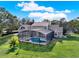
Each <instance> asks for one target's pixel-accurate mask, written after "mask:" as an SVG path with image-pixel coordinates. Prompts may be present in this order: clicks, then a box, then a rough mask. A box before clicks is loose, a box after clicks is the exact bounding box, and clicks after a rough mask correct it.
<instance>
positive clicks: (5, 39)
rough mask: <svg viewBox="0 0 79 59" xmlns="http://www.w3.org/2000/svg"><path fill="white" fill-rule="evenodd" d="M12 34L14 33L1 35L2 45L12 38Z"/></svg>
mask: <svg viewBox="0 0 79 59" xmlns="http://www.w3.org/2000/svg"><path fill="white" fill-rule="evenodd" d="M11 36H12V35H7V36H2V37H0V45H2V44H4V43H5V42H7V41H8V40H9V39H10V37H11Z"/></svg>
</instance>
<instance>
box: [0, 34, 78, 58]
mask: <svg viewBox="0 0 79 59" xmlns="http://www.w3.org/2000/svg"><path fill="white" fill-rule="evenodd" d="M11 36H12V35H8V36H4V37H0V57H1V58H58V57H61V58H63V57H64V58H66V57H71V58H72V57H79V35H78V34H72V35H71V36H70V35H68V38H65V39H57V40H54V41H52V42H51V43H50V44H49V45H47V46H41V45H34V44H30V43H20V50H19V54H18V55H15V53H16V51H15V52H10V53H9V54H6V52H7V50H8V49H9V41H10V37H11Z"/></svg>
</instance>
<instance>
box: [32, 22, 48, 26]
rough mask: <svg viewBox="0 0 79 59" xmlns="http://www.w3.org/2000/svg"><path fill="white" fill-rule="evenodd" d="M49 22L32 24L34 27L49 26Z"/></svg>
mask: <svg viewBox="0 0 79 59" xmlns="http://www.w3.org/2000/svg"><path fill="white" fill-rule="evenodd" d="M48 25H49V23H48V22H35V23H33V24H32V26H48Z"/></svg>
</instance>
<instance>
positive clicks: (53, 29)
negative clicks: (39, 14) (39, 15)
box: [18, 22, 63, 45]
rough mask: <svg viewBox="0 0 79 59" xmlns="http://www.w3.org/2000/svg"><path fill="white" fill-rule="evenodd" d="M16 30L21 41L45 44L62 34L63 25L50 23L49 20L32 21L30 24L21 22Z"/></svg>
mask: <svg viewBox="0 0 79 59" xmlns="http://www.w3.org/2000/svg"><path fill="white" fill-rule="evenodd" d="M18 32H19V38H20V41H21V42H31V43H34V44H42V45H46V44H48V43H49V42H50V41H51V40H52V39H53V38H61V37H62V36H63V27H59V25H51V24H50V23H49V22H34V23H33V24H32V25H27V24H21V26H20V27H19V29H18Z"/></svg>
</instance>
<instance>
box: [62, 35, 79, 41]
mask: <svg viewBox="0 0 79 59" xmlns="http://www.w3.org/2000/svg"><path fill="white" fill-rule="evenodd" d="M62 40H68V41H79V37H78V36H72V35H68V36H67V38H62Z"/></svg>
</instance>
